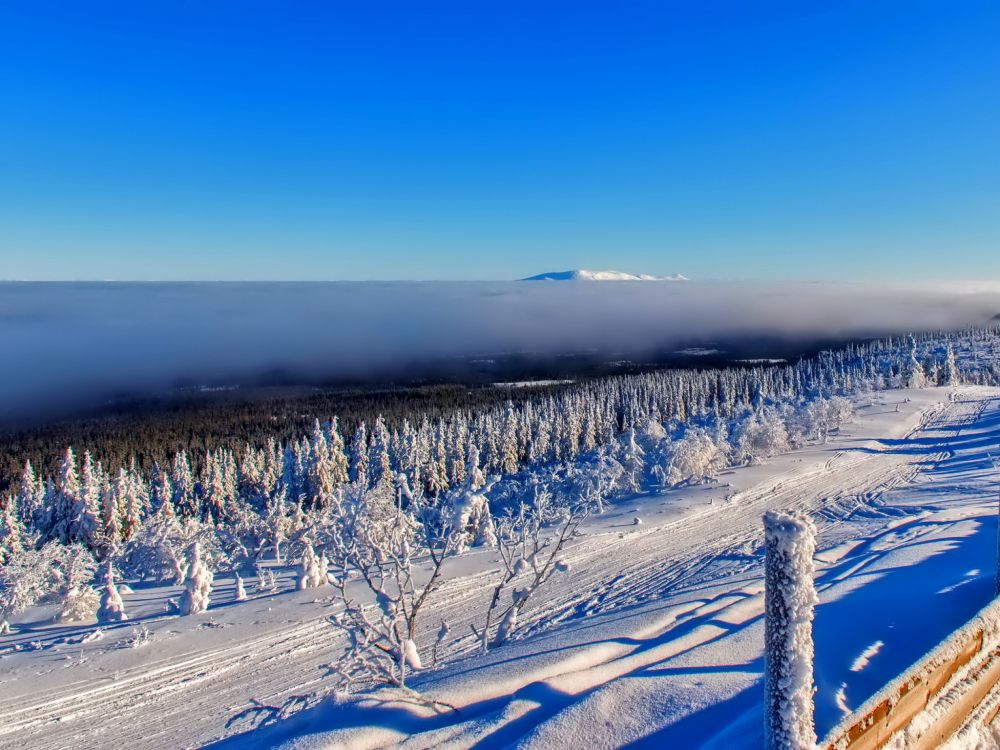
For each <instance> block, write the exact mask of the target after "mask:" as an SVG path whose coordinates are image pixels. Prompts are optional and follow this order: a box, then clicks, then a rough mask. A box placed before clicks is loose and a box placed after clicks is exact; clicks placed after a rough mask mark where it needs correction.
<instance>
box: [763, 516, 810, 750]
mask: <svg viewBox="0 0 1000 750" xmlns="http://www.w3.org/2000/svg"><path fill="white" fill-rule="evenodd" d="M764 546H765V559H764V689H765V693H766V695H765V699H764V700H765V703H764V712H765V713H764V736H765V747H766V748H767V750H806V749H807V748H808V750H812V749H813V748H814V747H815V746H816V730H815V727H814V724H813V692H814V689H813V640H812V622H813V608H814V607H815V606H816V603H817V601H818V599H817V597H816V587H815V586H814V585H813V571H814V566H813V553H814V552H815V551H816V530H815V527H814V526H813V524H812V521H810V520H809V519H808V518H806V517H805V516H802V515H798V514H793V513H774V512H771V513H766V514H765V515H764Z"/></svg>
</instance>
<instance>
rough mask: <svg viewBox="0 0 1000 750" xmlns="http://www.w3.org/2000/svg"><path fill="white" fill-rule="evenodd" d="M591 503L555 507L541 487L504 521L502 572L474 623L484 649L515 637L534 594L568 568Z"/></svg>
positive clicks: (500, 540) (501, 531)
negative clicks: (567, 550)
mask: <svg viewBox="0 0 1000 750" xmlns="http://www.w3.org/2000/svg"><path fill="white" fill-rule="evenodd" d="M589 508H590V505H589V504H588V503H578V504H576V505H574V506H572V507H555V506H553V504H552V496H551V494H550V493H549V492H548V491H547V490H544V489H543V490H538V489H537V488H536V490H535V495H534V502H533V503H532V504H531V505H528V504H526V503H522V504H521V505H520V506H519V507H518V509H517V511H516V512H515V513H510V514H508V515H506V516H504V517H502V518H501V519H500V520H499V522H498V524H497V537H498V546H497V549H498V552H499V554H500V562H501V564H502V566H501V568H500V576H499V579H498V581H497V583H496V586H494V588H493V594H492V596H491V598H490V602H489V605H488V606H487V609H486V619H485V622H484V623H483V626H482V628H479V629H477V628H476V627H475V626H474V625H473V626H471V627H472V631H473V633H475V635H476V637H477V638H478V639H479V643H480V646H481V648H482V650H483V651H488V650H489V649H491V648H496V647H498V646H501V645H503V644H504V643H506V642H507V641H508V640H510V638H511V636H513V634H514V632H515V631H516V630H517V628H518V623H519V620H520V615H521V612H522V611H523V610H524V608H525V607H526V606H527V604H528V601H529V600H530V599H531V596H532V595H533V594H534V593H535V592H537V591H538V590H539V588H541V587H542V586H543V585H544V584H545V583H546V582H547V581H548V580H549V579H550V578H551V577H552V576H553V575H554V574H556V573H565V572H567V571H568V570H569V566H568V565H567V564H566V562H565V561H564V560H562V558H561V554H562V552H563V548H564V547H565V546H566V542H568V541H569V540H570V539H571V538H572V537H573V535H574V534H575V533H576V531H577V529H578V527H579V526H580V523H581V522H582V521H583V520H584V519H585V518H586V517H587V516H588V515H589V512H590V511H589ZM517 583H521V584H522V585H515V584H517ZM507 591H510V592H511V595H510V599H509V600H507V599H506V597H505V593H506V592H507Z"/></svg>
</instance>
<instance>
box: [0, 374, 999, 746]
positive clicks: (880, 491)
mask: <svg viewBox="0 0 1000 750" xmlns="http://www.w3.org/2000/svg"><path fill="white" fill-rule="evenodd" d="M944 393H945V391H943V390H942V391H941V395H942V396H943V394H944ZM966 393H967V396H966V398H965V399H964V400H961V401H957V402H955V403H948V402H943V403H939V404H931V405H930V406H929V407H928V408H927V409H926V410H925V411H924V412H923V413H922V416H921V417H920V419H919V423H917V424H915V426H914V427H913V428H912V429H910V430H909V431H907V432H906V433H905V434H904V435H903V436H902V440H908V441H909V442H910V444H911V445H915V446H918V447H919V450H911V451H906V450H891V449H888V448H887V447H886V444H887V443H890V442H891V443H892V444H897V443H901V442H902V440H899V439H897V440H894V441H889V440H886V441H885V442H884V443H879V442H877V441H876V440H873V439H871V438H877V437H878V436H877V435H872V436H870V438H868V439H865V440H860V439H845V440H842V441H841V442H840V444H838V445H836V446H831V447H830V448H825V447H823V446H814V447H812V448H809V449H804V450H803V451H799V452H796V453H793V454H790V455H791V456H796V455H802V456H804V458H803V459H802V462H801V463H795V462H794V461H790V460H785V461H781V462H780V468H779V469H778V470H776V471H775V472H772V473H771V475H770V476H768V475H767V473H766V472H764V473H763V478H762V479H761V480H760V481H757V482H756V483H753V484H751V485H750V486H746V487H743V488H742V489H738V490H737V491H736V492H735V493H734V494H733V495H732V497H731V498H730V499H729V500H728V501H716V502H715V503H714V504H711V505H708V504H705V505H703V506H702V507H700V508H699V509H696V510H691V511H689V512H688V513H687V514H686V515H683V516H681V517H679V518H675V519H671V520H667V521H662V522H661V521H659V520H658V516H657V515H655V514H652V513H651V511H652V510H653V509H654V508H655V507H656V506H650V505H648V503H650V502H652V501H655V500H656V498H651V499H640V500H638V501H637V502H641V503H646V504H647V505H645V506H644V507H643V508H642V515H643V518H644V520H645V523H644V524H643V525H642V526H639V527H628V528H626V527H625V524H627V522H628V520H629V518H630V517H631V515H632V514H631V513H630V512H629V510H630V508H631V507H632V506H631V505H628V507H626V503H619V505H618V506H617V508H616V510H618V511H620V513H619V514H618V517H617V522H613V520H607V519H604V517H600V518H598V519H594V520H593V521H592V522H591V523H590V525H589V526H588V527H587V533H586V534H584V535H583V536H582V537H581V538H579V539H578V540H574V542H573V543H572V544H571V546H569V547H568V548H567V550H566V554H565V555H564V557H565V559H566V561H567V562H569V563H570V565H571V566H572V571H573V572H572V573H571V574H570V575H568V576H564V577H562V578H559V579H554V580H553V582H552V583H550V584H549V585H548V587H547V588H546V589H544V590H543V592H542V597H543V600H539V601H538V602H533V604H534V605H535V606H534V607H533V608H531V609H530V611H527V612H526V613H525V617H524V626H525V627H524V630H523V631H522V632H521V634H520V640H519V641H518V642H516V643H515V644H512V645H511V646H510V647H505V648H513V649H518V648H521V647H523V646H524V645H525V643H526V639H530V638H532V637H533V636H536V637H537V636H540V635H543V634H546V633H551V632H552V631H553V629H554V628H555V627H556V626H557V625H560V624H565V625H567V626H569V625H572V624H573V623H577V624H579V623H581V622H582V621H584V619H585V618H597V621H600V622H602V623H606V622H607V621H608V619H609V618H610V617H611V616H612V615H615V614H616V613H626V614H627V613H628V612H631V611H633V610H635V609H642V606H643V605H648V604H649V603H656V602H658V601H661V600H663V601H669V603H670V604H671V606H670V607H668V608H665V609H663V610H660V611H659V612H658V613H657V616H656V617H655V618H653V619H652V620H651V619H650V618H648V617H646V618H644V619H642V620H641V627H640V626H638V625H637V624H636V622H639V621H638V620H637V621H636V622H631V623H630V622H629V621H628V620H627V617H624V616H623V618H622V625H621V633H620V635H621V636H623V637H621V638H618V639H612V640H605V641H600V642H598V643H596V645H590V646H588V648H585V649H575V650H572V651H571V652H570V653H569V654H568V655H567V656H566V657H564V658H562V659H561V660H559V659H557V660H556V661H555V662H552V663H548V664H547V665H546V666H545V668H544V669H543V670H542V672H541V673H539V674H535V675H533V676H532V677H530V678H528V680H527V686H528V687H530V685H537V684H540V683H541V682H542V681H544V683H545V684H546V685H547V686H549V687H550V688H558V689H559V690H560V691H561V693H562V694H564V695H565V696H567V697H566V698H565V699H562V702H560V703H558V705H554V706H548V707H546V706H544V704H543V708H542V710H538V709H535V710H527V709H524V710H521V709H518V707H517V701H518V700H523V698H524V695H523V690H524V689H526V686H525V685H524V684H519V683H517V676H515V677H513V678H511V679H512V680H513V681H512V682H511V683H510V685H505V684H501V683H502V681H500V682H498V683H497V684H493V685H490V686H488V689H487V692H488V693H489V694H488V695H486V697H487V698H489V699H490V700H486V701H482V700H481V701H479V703H478V704H477V705H478V706H479V708H478V709H470V710H463V712H462V715H461V717H460V718H458V719H455V720H454V721H453V722H452V726H450V727H441V726H439V724H435V725H434V726H433V727H428V728H429V729H432V730H433V731H431V732H430V733H429V734H427V735H426V736H425V737H423V738H421V737H419V736H418V737H414V738H412V739H411V740H410V742H411V744H413V746H427V745H432V744H435V743H437V742H440V741H444V740H445V739H446V738H451V740H452V741H453V742H454V743H455V745H456V746H459V747H467V746H471V745H474V744H476V743H477V742H484V743H485V744H484V746H490V747H492V746H502V745H508V744H511V743H513V744H518V743H522V744H524V745H525V746H532V743H533V742H534V743H535V744H536V745H537V746H539V747H544V746H554V745H551V744H550V742H549V741H547V739H546V738H547V737H549V740H551V736H548V735H546V724H547V723H556V724H557V723H558V721H563V720H565V721H568V722H570V723H572V717H573V705H574V703H576V702H578V701H580V700H582V699H584V698H585V697H587V696H589V697H591V698H592V699H594V700H597V696H598V695H599V694H600V688H602V687H604V686H608V685H610V684H612V683H614V682H615V681H616V680H619V679H620V678H622V677H625V676H628V675H632V674H635V673H637V671H640V670H646V669H648V668H649V667H650V666H651V665H657V664H660V663H662V662H663V661H665V660H667V659H670V658H674V657H677V656H678V655H685V654H688V655H690V654H692V653H694V652H695V651H696V649H698V648H699V647H702V646H706V645H711V644H714V643H717V642H718V641H719V640H720V639H724V638H725V637H727V635H729V633H730V630H736V629H737V626H738V625H741V624H745V623H748V622H750V621H752V620H754V619H755V618H759V616H760V615H761V613H762V611H763V590H762V585H761V579H760V568H761V562H762V560H761V542H762V529H761V520H760V519H761V516H762V515H763V513H764V512H765V511H767V510H772V509H781V510H788V509H800V510H803V511H807V512H810V513H812V514H813V515H814V518H815V520H816V523H817V525H818V527H819V529H820V539H819V552H818V554H817V561H818V576H817V586H818V590H819V591H820V594H821V596H823V592H824V590H826V589H829V588H830V587H834V586H837V585H839V584H843V583H844V582H845V581H848V579H853V578H856V577H858V576H863V575H865V571H866V569H867V567H868V566H869V565H870V564H871V563H872V561H873V560H875V559H876V558H877V557H878V554H877V553H879V552H883V551H885V550H892V549H896V548H898V547H900V546H901V545H903V544H907V545H908V544H913V543H914V542H916V541H919V540H920V539H921V538H923V537H925V536H927V535H931V534H933V533H934V532H935V528H936V527H935V526H931V525H929V524H925V523H921V521H923V520H925V519H926V518H927V511H926V510H924V508H922V507H909V506H907V505H905V504H903V505H901V504H899V503H886V502H885V497H886V494H887V493H890V492H892V491H894V490H897V489H900V488H912V487H919V486H920V484H921V482H924V481H926V476H925V474H926V472H928V471H929V470H932V469H933V468H934V467H936V466H939V465H940V464H941V462H943V461H946V460H948V459H950V458H953V457H955V455H956V449H955V447H954V444H956V443H958V442H959V438H960V436H961V435H962V432H963V430H964V429H966V428H968V427H973V426H975V425H976V424H977V423H978V422H980V421H981V420H982V419H983V418H984V415H987V414H990V415H995V413H996V412H997V411H998V401H997V400H996V398H995V395H996V391H995V390H988V389H966ZM915 418H916V415H909V416H907V415H901V416H900V420H903V419H909V420H910V422H911V423H914V421H915ZM914 438H919V440H915V439H914ZM831 451H832V455H830V453H831ZM786 458H787V457H786ZM807 462H808V463H807ZM970 481H971V480H970ZM904 494H905V493H904ZM903 499H905V497H904V498H903ZM628 502H629V503H631V501H628ZM664 507H666V506H664ZM862 537H863V538H862ZM859 538H860V539H861V540H860V541H859ZM483 558H484V560H485V559H486V556H485V555H484V556H483ZM990 564H991V563H990V561H983V563H982V565H983V568H984V569H986V570H988V569H989V566H990ZM963 572H964V571H963ZM493 575H494V574H493V572H492V570H480V571H478V572H472V573H469V574H467V575H464V576H461V577H455V578H452V579H450V580H448V581H447V582H446V584H445V586H444V587H443V588H442V590H441V591H440V592H439V593H438V595H437V600H436V602H437V603H436V604H435V607H434V613H435V619H434V620H432V621H429V622H426V623H425V624H424V626H425V628H426V629H427V632H426V633H425V634H424V635H425V636H428V640H430V633H431V632H433V631H434V630H436V628H437V626H438V624H439V619H438V618H441V619H446V620H448V621H449V623H450V625H451V628H452V632H453V633H456V634H459V635H462V634H467V633H469V624H470V623H477V622H478V621H479V620H480V618H481V615H482V612H483V609H484V608H483V602H484V601H485V599H486V597H487V596H488V588H489V586H490V584H491V582H492V580H493ZM273 606H274V608H276V609H277V608H280V607H282V598H281V597H277V598H275V599H274V601H273ZM317 612H319V613H320V614H317ZM289 614H290V615H291V616H292V617H293V618H294V614H293V613H291V612H289ZM327 614H329V610H326V611H324V610H322V609H321V608H320V609H314V610H310V616H309V619H305V620H303V621H299V622H290V623H288V624H287V625H286V626H284V627H281V628H276V629H273V630H269V631H267V632H265V633H264V634H263V635H259V636H255V637H243V638H237V639H234V640H232V642H226V644H225V645H223V646H216V647H213V648H204V649H202V650H192V651H190V652H188V653H186V654H185V655H184V656H182V657H177V656H173V657H167V658H160V659H158V658H157V655H156V654H157V642H156V641H155V640H154V642H153V643H152V644H151V645H150V646H147V647H145V648H146V651H145V652H144V653H145V655H146V658H147V659H148V660H147V661H145V662H142V663H141V664H135V665H133V666H132V667H130V668H127V669H124V670H121V671H118V672H116V673H113V674H109V675H106V676H104V677H103V678H100V679H99V678H92V679H87V680H78V681H75V682H71V681H66V682H64V683H62V684H61V685H57V686H56V687H54V688H53V689H46V690H45V691H44V693H41V694H39V693H29V692H27V691H25V692H24V693H22V694H21V695H18V696H16V698H12V699H9V700H8V699H4V700H3V702H2V703H0V715H2V716H3V717H4V720H3V724H2V725H0V747H3V748H15V747H16V748H19V749H20V748H27V747H30V748H37V749H38V750H43V749H45V748H67V747H129V748H163V747H191V746H199V745H203V744H205V743H208V742H211V741H213V740H216V739H218V738H220V737H223V736H225V735H226V734H227V733H235V732H239V731H244V730H246V728H247V727H246V725H245V724H244V725H242V726H235V727H234V728H233V729H232V730H226V728H225V723H226V721H227V720H228V719H229V718H230V717H231V716H233V715H234V714H236V713H237V712H238V711H240V710H241V709H243V708H245V707H246V706H247V704H248V702H249V700H250V699H251V698H254V699H258V700H260V701H262V702H264V703H268V704H276V703H280V702H281V701H283V700H284V699H286V698H287V697H289V696H291V695H294V694H302V693H306V692H309V691H310V690H314V689H318V688H320V687H322V686H324V685H325V684H327V682H326V680H325V679H324V673H323V670H322V669H321V668H320V666H321V665H322V664H323V663H324V662H328V661H330V660H331V659H333V658H336V654H337V652H338V644H337V642H336V641H335V636H334V633H333V631H332V629H331V628H330V627H329V625H328V624H327V623H326V622H325V615H327ZM588 621H589V620H588ZM172 622H174V623H176V624H177V626H178V627H179V626H180V625H181V624H182V623H183V622H184V621H183V620H173V621H172ZM680 625H684V626H685V627H683V628H680V627H679V626H680ZM675 628H677V629H678V636H677V637H672V631H673V629H675ZM940 635H941V636H943V635H944V633H941V634H940ZM105 638H106V639H107V638H108V636H107V635H106V636H105ZM868 643H869V644H871V645H870V646H869V647H868V648H867V649H865V650H864V651H863V652H862V653H861V654H860V655H859V656H858V657H857V660H856V661H855V663H854V665H845V668H846V667H847V666H851V668H852V669H853V668H854V667H857V669H855V670H854V671H860V670H863V669H864V668H865V667H866V666H867V664H868V662H869V660H870V659H871V658H872V657H873V656H874V655H875V654H876V653H878V652H879V649H880V648H881V647H882V645H883V644H882V643H881V641H878V642H877V643H876V642H875V641H874V639H871V640H869V641H868ZM474 650H475V644H474V643H473V639H472V638H471V637H468V636H465V637H463V638H460V639H459V640H458V641H457V642H455V643H453V644H452V645H451V646H450V648H449V653H448V654H446V656H447V657H449V658H450V659H454V657H456V656H460V655H465V654H471V653H473V652H474ZM518 653H522V652H520V651H519V652H518ZM855 653H856V654H857V653H858V652H857V651H855ZM917 655H918V654H915V655H914V656H917ZM490 656H491V657H494V658H496V652H494V654H491V655H490ZM475 658H478V657H474V659H475ZM880 658H881V657H880ZM2 663H3V662H2V661H0V665H2ZM470 666H471V665H470V663H468V662H461V661H454V662H452V666H449V667H447V668H446V669H445V671H444V673H443V674H444V676H443V677H440V678H439V677H437V676H436V675H437V673H433V672H432V673H429V674H428V675H425V677H426V679H427V686H428V689H429V690H430V691H431V692H432V694H436V693H435V691H440V692H441V693H442V694H444V695H450V693H449V692H448V691H449V682H448V680H449V675H450V674H458V675H461V673H462V671H463V670H464V669H467V668H469V667H470ZM19 679H21V680H24V682H25V684H26V687H27V685H28V684H29V683H30V679H29V678H27V677H20V678H19ZM436 683H437V684H436ZM459 683H460V679H459ZM845 687H846V683H845V684H844V685H839V690H838V691H837V693H836V696H834V700H835V702H836V704H837V705H838V706H839V707H840V709H841V710H846V708H847V706H848V700H847V694H845ZM489 690H492V692H491V693H490V692H489ZM7 693H10V690H7V691H6V693H5V695H6V694H7ZM699 695H700V693H699ZM519 696H520V698H519ZM451 697H454V696H451ZM863 699H864V696H856V695H850V701H849V704H850V705H852V706H854V705H858V704H859V703H860V702H861V700H863ZM491 701H492V702H491ZM498 702H499V703H498ZM691 703H692V705H691V706H689V707H686V710H687V711H689V712H693V711H695V710H697V705H696V704H697V701H696V700H694V698H692V701H691ZM563 714H565V716H562V715H563ZM683 714H684V710H681V709H678V716H681V717H682V716H683ZM755 716H756V715H754V716H751V717H750V718H749V719H748V721H750V720H753V721H756V720H757V719H756V718H755ZM605 718H606V717H605ZM641 720H642V714H641V712H639V711H637V713H636V717H635V721H636V722H641ZM621 721H622V722H623V724H624V726H623V727H622V728H621V729H620V731H621V732H622V733H623V734H620V735H615V736H617V737H620V738H626V739H628V738H631V739H636V737H637V736H638V737H641V734H639V735H636V732H638V731H639V730H637V729H634V728H631V729H630V727H629V726H627V725H628V721H627V720H626V719H621ZM758 723H759V722H758ZM386 731H389V737H390V740H389V741H390V744H391V742H392V741H403V740H404V737H405V735H406V732H402V733H399V734H393V732H392V730H387V729H385V728H383V729H382V730H380V732H381V733H380V734H379V736H381V737H382V739H383V741H380V742H374V743H373V745H372V746H377V745H380V744H385V742H384V741H385V740H386V737H385V736H384V735H385V733H386ZM629 732H632V734H629ZM572 737H573V733H572V732H569V733H568V734H567V735H566V738H565V740H564V742H565V743H566V744H571V743H572ZM261 739H263V738H261ZM373 739H374V738H373ZM577 741H579V738H577ZM364 744H365V743H364V742H359V744H358V745H357V746H362V745H364ZM612 744H613V743H612ZM721 746H725V745H724V744H723V745H721Z"/></svg>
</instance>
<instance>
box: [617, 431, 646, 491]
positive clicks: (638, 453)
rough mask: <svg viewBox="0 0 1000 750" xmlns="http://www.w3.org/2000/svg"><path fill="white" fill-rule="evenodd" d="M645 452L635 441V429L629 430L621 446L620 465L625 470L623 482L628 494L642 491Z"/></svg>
mask: <svg viewBox="0 0 1000 750" xmlns="http://www.w3.org/2000/svg"><path fill="white" fill-rule="evenodd" d="M645 455H646V452H645V451H644V450H643V449H642V447H641V446H640V445H639V443H638V442H637V441H636V439H635V429H633V428H629V431H628V433H627V435H626V439H625V442H624V443H623V445H622V455H621V465H622V468H623V469H624V470H625V475H624V478H625V482H626V487H627V490H628V491H629V492H638V491H639V490H640V489H642V475H643V471H644V470H645V466H646V462H645V459H644V456H645Z"/></svg>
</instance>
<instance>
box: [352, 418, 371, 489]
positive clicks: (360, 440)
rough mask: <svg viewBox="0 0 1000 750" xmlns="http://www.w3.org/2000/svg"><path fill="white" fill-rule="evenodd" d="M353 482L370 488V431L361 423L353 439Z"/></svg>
mask: <svg viewBox="0 0 1000 750" xmlns="http://www.w3.org/2000/svg"><path fill="white" fill-rule="evenodd" d="M351 480H352V481H353V482H354V483H355V484H357V485H359V486H361V487H367V486H368V431H367V429H366V428H365V423H364V422H360V423H359V424H358V428H357V429H356V430H355V431H354V437H353V438H352V439H351Z"/></svg>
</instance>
